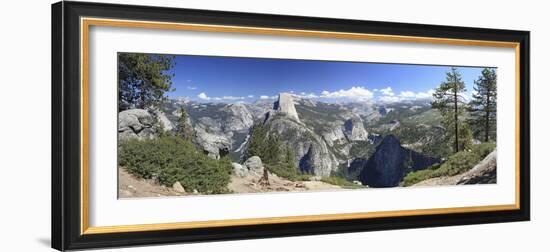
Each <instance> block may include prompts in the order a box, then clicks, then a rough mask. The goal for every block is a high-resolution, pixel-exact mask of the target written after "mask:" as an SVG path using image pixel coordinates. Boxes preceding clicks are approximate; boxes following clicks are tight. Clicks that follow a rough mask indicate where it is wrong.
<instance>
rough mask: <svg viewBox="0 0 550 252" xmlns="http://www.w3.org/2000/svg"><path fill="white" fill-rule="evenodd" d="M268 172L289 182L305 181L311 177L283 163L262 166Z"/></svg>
mask: <svg viewBox="0 0 550 252" xmlns="http://www.w3.org/2000/svg"><path fill="white" fill-rule="evenodd" d="M264 166H265V167H266V168H267V170H268V171H270V172H271V173H274V174H276V175H277V176H279V177H281V178H285V179H288V180H290V181H307V180H309V178H310V177H311V175H307V174H301V173H300V172H299V171H297V170H296V168H294V167H293V166H289V165H285V164H284V163H280V164H274V165H273V164H264Z"/></svg>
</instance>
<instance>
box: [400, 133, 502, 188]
mask: <svg viewBox="0 0 550 252" xmlns="http://www.w3.org/2000/svg"><path fill="white" fill-rule="evenodd" d="M495 147H496V145H495V144H494V143H482V144H479V145H475V146H474V147H473V148H472V149H471V150H465V151H461V152H458V153H455V154H454V155H452V156H450V157H449V159H448V160H447V161H446V162H445V163H443V164H442V165H438V164H437V165H433V166H431V167H429V168H428V169H425V170H420V171H416V172H411V173H409V174H407V176H405V178H404V179H403V186H411V185H414V184H416V183H418V182H420V181H423V180H426V179H430V178H436V177H442V176H454V175H457V174H460V173H463V172H465V171H467V170H469V169H471V168H473V167H474V166H475V165H476V164H478V163H479V162H480V161H481V160H483V159H484V158H485V157H486V156H487V155H489V153H491V151H493V150H494V149H495Z"/></svg>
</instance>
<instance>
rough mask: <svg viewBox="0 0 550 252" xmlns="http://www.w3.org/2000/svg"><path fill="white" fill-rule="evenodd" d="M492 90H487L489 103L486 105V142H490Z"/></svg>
mask: <svg viewBox="0 0 550 252" xmlns="http://www.w3.org/2000/svg"><path fill="white" fill-rule="evenodd" d="M490 98H491V96H490V92H489V90H487V104H486V105H485V142H489V130H490V129H489V116H490V107H489V104H490V103H489V102H490Z"/></svg>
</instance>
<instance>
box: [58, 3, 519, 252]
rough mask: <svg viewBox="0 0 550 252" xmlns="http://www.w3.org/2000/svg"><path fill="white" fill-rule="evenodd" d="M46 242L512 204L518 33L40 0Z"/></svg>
mask: <svg viewBox="0 0 550 252" xmlns="http://www.w3.org/2000/svg"><path fill="white" fill-rule="evenodd" d="M52 69H53V70H52V247H53V248H55V249H58V250H69V249H84V248H99V247H108V246H123V245H124V246H127V245H139V244H155V243H170V242H196V241H210V240H226V239H249V238H260V237H279V236H291V235H310V234H326V233H338V232H354V231H373V230H387V229H398V228H420V227H433V226H447V225H464V224H479V223H495V222H508V221H527V220H529V204H530V199H529V122H530V119H529V32H527V31H512V30H496V29H483V28H466V27H450V26H438V25H422V24H405V23H389V22H376V21H359V20H341V19H327V18H316V17H297V16H280V15H266V14H252V13H236V12H221V11H208V10H191V9H176V8H160V7H145V6H130V5H113V4H101V3H79V2H67V1H65V2H60V3H56V4H54V5H53V6H52Z"/></svg>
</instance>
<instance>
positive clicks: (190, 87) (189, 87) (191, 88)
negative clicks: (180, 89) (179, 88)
mask: <svg viewBox="0 0 550 252" xmlns="http://www.w3.org/2000/svg"><path fill="white" fill-rule="evenodd" d="M187 89H189V90H195V89H197V87H194V86H187Z"/></svg>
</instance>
